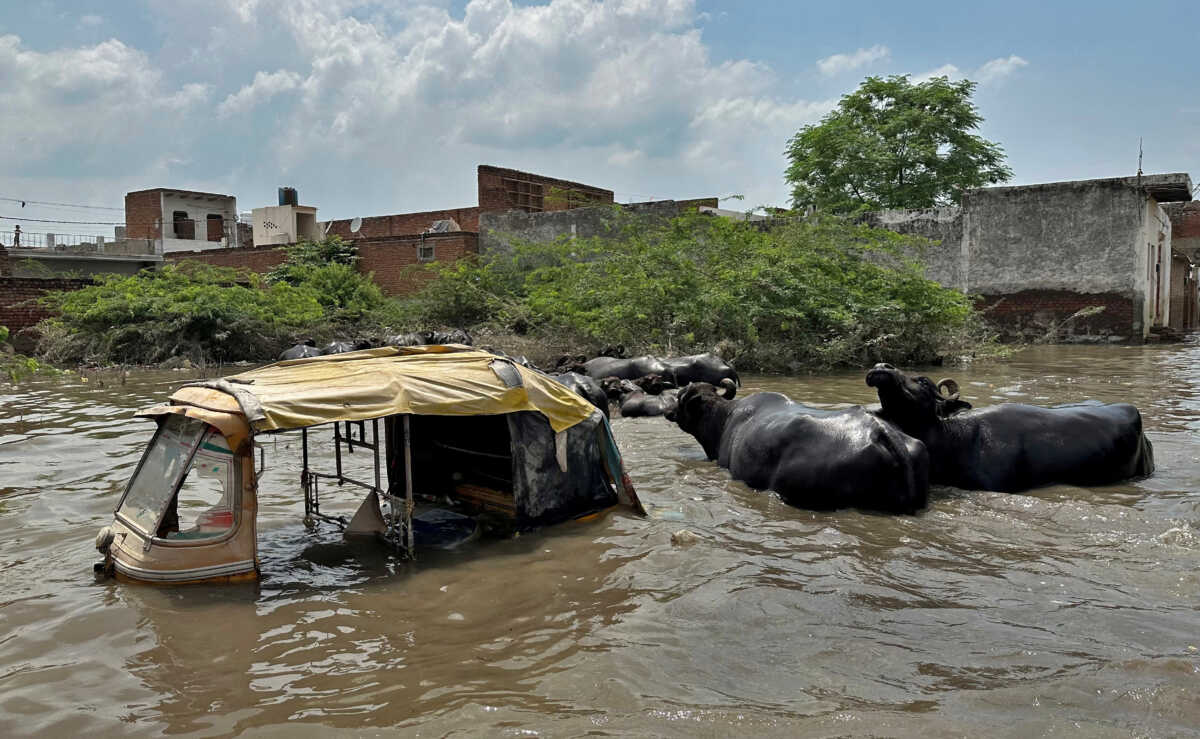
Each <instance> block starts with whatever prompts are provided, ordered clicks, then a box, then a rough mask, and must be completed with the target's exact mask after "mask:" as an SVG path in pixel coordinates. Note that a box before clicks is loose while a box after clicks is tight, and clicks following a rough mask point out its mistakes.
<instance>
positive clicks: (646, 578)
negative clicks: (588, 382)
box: [0, 345, 1200, 737]
mask: <svg viewBox="0 0 1200 739" xmlns="http://www.w3.org/2000/svg"><path fill="white" fill-rule="evenodd" d="M933 373H937V374H953V376H955V377H956V378H958V380H959V381H960V383H961V385H962V387H963V394H964V396H965V397H966V398H967V399H969V400H971V401H972V402H974V403H975V404H976V405H987V404H991V403H996V402H1005V401H1026V402H1034V403H1043V404H1051V403H1058V402H1069V401H1077V400H1082V399H1084V398H1097V399H1100V400H1104V401H1121V400H1124V401H1131V402H1134V403H1136V404H1137V405H1138V406H1139V407H1140V408H1141V410H1142V413H1143V417H1144V419H1145V422H1146V427H1147V429H1148V432H1149V435H1150V437H1151V439H1152V440H1153V442H1154V446H1155V456H1156V460H1157V465H1158V471H1157V473H1156V474H1155V475H1154V476H1153V477H1152V478H1150V479H1147V480H1143V481H1137V482H1131V483H1128V484H1122V485H1113V486H1108V487H1103V488H1094V489H1088V488H1077V487H1069V486H1057V487H1051V488H1046V489H1041V490H1037V491H1035V492H1033V493H1031V494H1027V495H1004V494H997V493H985V492H972V491H962V490H954V489H947V488H935V489H934V492H933V495H932V502H931V504H930V506H929V508H928V509H927V510H925V511H924V512H923V513H921V514H920V515H917V516H898V517H891V516H883V515H875V514H868V513H863V512H859V511H853V510H851V511H839V512H834V513H812V512H808V511H802V510H797V509H795V508H791V507H789V506H787V505H785V504H783V503H781V502H780V501H779V500H778V499H776V498H775V497H773V496H772V495H770V494H767V493H761V492H755V491H753V490H750V489H748V488H747V487H745V486H744V485H742V484H740V483H736V482H731V481H730V480H729V478H728V475H727V474H726V473H725V471H724V470H721V469H719V468H717V467H716V466H715V465H713V464H711V463H709V462H707V461H705V459H704V455H703V453H702V452H701V450H700V447H699V445H698V444H696V443H695V442H694V441H693V440H692V438H691V437H689V436H686V435H684V434H683V433H682V432H680V431H679V430H678V429H677V428H676V427H675V426H674V425H673V424H669V423H667V422H666V421H664V420H661V419H627V420H618V421H616V422H615V423H614V430H615V433H616V436H617V440H618V442H619V444H620V446H621V449H622V451H623V453H624V454H625V460H626V464H627V466H628V468H629V471H630V474H631V476H632V478H633V480H634V482H635V484H636V485H637V487H638V490H639V492H640V494H641V496H642V498H643V500H644V501H645V502H646V503H647V504H648V506H649V508H650V509H651V515H650V517H649V518H647V519H639V518H637V517H635V516H632V515H628V514H625V513H613V514H609V515H607V516H604V517H603V518H601V519H599V520H596V521H592V522H588V523H570V524H564V525H560V526H557V527H553V528H551V529H548V530H545V531H542V532H537V533H534V534H530V535H524V536H521V537H519V538H516V539H512V540H504V541H492V542H484V543H479V544H475V545H471V546H469V547H468V548H466V549H465V550H462V551H458V552H453V553H439V554H436V555H429V556H424V557H422V558H421V560H420V561H419V562H417V563H406V562H401V561H398V560H396V559H394V558H392V557H390V556H388V555H387V554H386V553H385V552H382V551H380V550H379V549H376V548H372V547H348V546H346V545H344V544H342V543H341V542H340V539H339V537H338V535H337V534H336V533H335V532H333V531H332V530H329V529H328V527H326V528H322V529H319V530H318V531H316V532H309V531H307V530H306V529H305V527H304V525H303V523H302V521H301V519H302V515H303V502H302V498H301V496H300V494H299V491H298V486H297V470H298V466H297V465H298V459H297V455H296V454H295V451H296V449H295V444H294V441H295V440H294V439H292V438H288V437H281V438H279V439H277V440H269V441H268V442H267V465H268V471H267V473H266V476H265V478H264V480H263V485H262V493H261V494H260V502H259V504H260V512H259V550H260V555H261V559H262V580H261V582H259V583H258V584H254V585H240V586H220V587H209V586H190V587H154V586H137V585H129V584H120V583H114V582H111V581H107V582H100V583H97V582H95V581H94V579H93V575H92V572H91V565H92V563H93V562H94V561H96V559H97V555H96V553H95V551H94V550H93V548H92V546H93V545H92V540H93V538H94V535H95V533H96V530H97V529H98V528H99V527H100V526H102V525H104V524H106V523H108V522H109V521H110V520H111V515H112V510H113V508H114V506H115V505H116V502H117V498H118V495H119V494H120V491H121V489H122V486H123V484H124V482H125V480H126V477H127V475H128V474H129V473H130V471H131V469H132V467H133V466H134V464H135V463H136V461H137V459H138V456H139V454H140V452H141V449H142V447H143V445H144V443H145V442H146V440H147V439H148V437H149V433H150V430H151V426H150V425H149V424H148V423H146V422H142V421H137V420H134V419H132V418H131V417H130V414H131V412H132V411H133V410H135V409H137V408H139V407H143V406H146V405H150V404H152V403H154V402H156V401H158V400H159V399H161V398H162V397H163V396H164V395H165V393H166V392H167V391H168V390H169V388H170V385H169V384H167V385H164V384H163V383H170V382H172V381H178V380H179V379H180V378H181V375H180V374H178V373H139V374H135V375H133V376H131V377H130V378H129V381H128V383H127V384H126V385H124V386H120V385H118V384H115V383H113V382H112V378H109V379H108V381H107V382H106V384H105V386H104V387H101V386H100V382H101V381H103V378H92V379H91V381H90V382H88V383H83V382H81V381H80V379H79V378H78V377H73V376H69V377H64V378H53V379H49V380H39V381H37V382H30V383H28V384H26V385H23V386H21V387H20V388H19V389H17V390H12V389H7V388H6V389H3V390H0V734H2V735H5V736H11V735H25V734H40V735H54V736H66V735H81V734H95V735H100V734H103V735H129V736H137V735H158V734H162V733H170V734H176V733H191V734H195V735H201V736H208V735H228V734H237V733H243V732H251V733H254V734H266V735H281V736H282V735H286V736H294V735H305V734H311V735H322V736H324V735H328V734H329V730H330V729H331V728H332V729H337V730H339V731H340V732H344V733H348V734H354V735H361V734H378V733H380V732H381V731H383V732H384V733H390V730H398V731H399V732H401V733H404V734H407V735H414V736H416V735H420V736H445V735H455V736H458V735H491V736H526V735H550V736H577V735H583V734H589V735H598V736H605V735H668V736H708V735H728V734H737V735H752V736H764V735H765V736H797V735H806V736H807V735H812V736H822V735H829V736H843V735H914V734H921V735H924V736H931V737H932V736H962V735H968V734H970V735H986V736H1036V735H1047V734H1055V735H1064V734H1065V735H1068V736H1072V735H1073V736H1131V735H1135V736H1141V735H1150V736H1176V735H1181V734H1192V733H1195V732H1196V731H1197V727H1200V652H1198V651H1197V650H1198V649H1200V618H1198V611H1197V607H1198V606H1200V587H1198V585H1200V494H1198V492H1200V465H1198V464H1197V461H1198V459H1197V458H1198V456H1200V445H1198V444H1197V442H1198V441H1200V345H1183V346H1172V347H1093V348H1078V347H1074V348H1073V347H1047V348H1038V349H1033V350H1029V351H1025V352H1023V353H1021V354H1019V355H1017V356H1015V357H1013V358H1012V359H1011V360H1010V361H1007V362H1003V363H989V364H980V365H976V366H971V367H966V368H959V369H955V370H953V371H952V372H949V373H940V372H937V371H933ZM759 389H764V390H765V389H769V390H778V391H783V392H786V393H788V394H789V395H791V396H793V397H794V398H796V399H798V400H804V401H809V402H869V401H871V400H872V399H873V396H872V392H871V390H870V389H869V388H867V387H866V386H865V384H864V382H863V373H862V372H852V373H841V374H833V375H824V376H817V377H803V378H777V377H749V378H746V387H745V389H744V391H743V392H746V393H748V392H753V391H754V390H759ZM338 500H339V501H343V502H342V503H341V505H343V506H344V507H348V508H352V507H353V506H354V504H355V503H356V500H355V496H354V495H352V494H351V493H349V492H346V493H345V494H343V495H341V497H339V498H338ZM684 528H686V529H688V530H690V531H692V532H694V533H695V534H696V535H697V536H698V540H697V541H696V542H695V543H692V544H690V545H682V546H681V545H673V544H672V542H671V534H672V533H674V532H677V531H679V530H680V529H684ZM384 730H388V731H384Z"/></svg>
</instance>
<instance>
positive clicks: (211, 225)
mask: <svg viewBox="0 0 1200 739" xmlns="http://www.w3.org/2000/svg"><path fill="white" fill-rule="evenodd" d="M205 235H206V236H207V237H208V240H209V241H220V240H221V238H222V237H223V236H225V218H224V217H223V216H221V215H220V214H219V213H209V214H208V232H207V234H205Z"/></svg>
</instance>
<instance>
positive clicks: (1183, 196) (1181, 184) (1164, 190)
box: [980, 172, 1192, 203]
mask: <svg viewBox="0 0 1200 739" xmlns="http://www.w3.org/2000/svg"><path fill="white" fill-rule="evenodd" d="M1117 184H1121V185H1128V186H1130V187H1138V186H1141V187H1142V188H1143V189H1144V190H1145V191H1146V192H1147V193H1149V194H1150V196H1151V197H1153V198H1154V199H1155V200H1157V201H1158V202H1160V203H1171V202H1179V201H1187V200H1191V199H1192V178H1191V176H1189V175H1188V173H1187V172H1170V173H1165V174H1143V175H1142V176H1140V177H1138V176H1136V175H1135V176H1133V177H1103V178H1098V179H1094V180H1067V181H1064V182H1038V183H1035V184H1032V185H1009V186H1004V187H985V188H980V189H981V190H985V191H988V192H994V191H998V190H1033V189H1038V188H1043V189H1049V188H1057V187H1087V186H1095V185H1117Z"/></svg>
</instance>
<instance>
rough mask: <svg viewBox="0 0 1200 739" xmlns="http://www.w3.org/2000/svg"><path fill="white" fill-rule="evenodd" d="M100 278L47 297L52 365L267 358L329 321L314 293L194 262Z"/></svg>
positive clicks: (45, 327)
mask: <svg viewBox="0 0 1200 739" xmlns="http://www.w3.org/2000/svg"><path fill="white" fill-rule="evenodd" d="M94 279H95V284H94V285H91V286H89V287H85V288H83V289H81V290H74V291H64V292H55V293H50V294H48V295H47V296H46V297H45V298H43V302H44V304H45V305H47V306H48V307H50V308H52V309H53V310H55V311H56V312H57V313H58V317H56V318H52V319H48V320H47V321H44V322H43V323H42V324H41V327H40V328H41V329H42V339H41V343H40V345H39V350H40V351H41V352H42V353H43V354H44V355H45V356H47V357H48V358H49V359H51V360H52V361H57V362H87V361H95V362H100V363H151V362H161V361H164V360H166V359H169V358H171V357H186V358H188V359H190V360H191V361H193V362H195V363H197V364H202V363H210V362H220V361H234V360H240V359H265V358H269V357H271V356H273V355H274V353H275V352H277V351H278V347H279V345H280V344H281V343H283V342H285V341H286V340H287V338H288V337H290V336H291V335H292V334H294V333H295V332H296V331H297V330H299V329H300V328H302V327H304V326H306V325H308V324H312V323H314V322H317V321H319V320H321V319H322V318H323V317H324V315H325V311H324V310H323V308H322V306H321V303H320V301H318V300H317V298H316V296H315V295H314V293H313V291H312V290H310V289H306V288H300V287H295V286H293V285H289V284H286V283H276V284H270V285H268V284H264V283H263V281H262V280H261V278H259V277H258V276H257V275H254V274H253V273H247V272H239V271H235V270H232V269H226V268H220V267H211V266H207V265H203V264H197V263H194V262H184V263H181V264H179V265H167V266H165V267H163V268H162V269H161V270H157V271H155V270H143V271H142V272H139V273H138V274H136V275H132V276H123V275H98V276H96V277H95V278H94Z"/></svg>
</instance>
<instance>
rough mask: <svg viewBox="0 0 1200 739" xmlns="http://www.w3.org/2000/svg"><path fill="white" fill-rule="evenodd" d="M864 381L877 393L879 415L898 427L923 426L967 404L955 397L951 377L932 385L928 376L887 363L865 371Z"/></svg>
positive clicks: (962, 409)
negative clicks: (880, 408)
mask: <svg viewBox="0 0 1200 739" xmlns="http://www.w3.org/2000/svg"><path fill="white" fill-rule="evenodd" d="M867 384H868V385H870V386H871V387H873V388H875V391H876V392H877V393H879V403H880V405H882V406H883V413H882V415H883V416H884V417H886V418H887V419H888V420H890V421H892V422H893V423H895V424H897V425H898V426H900V428H901V429H906V430H915V429H922V428H926V427H928V426H930V425H932V424H933V423H935V422H936V421H937V420H938V419H941V418H945V417H947V416H951V415H953V414H955V413H958V412H959V411H964V410H968V409H969V408H970V407H971V404H970V403H968V402H966V401H965V400H959V397H958V396H959V392H958V383H957V382H955V381H954V380H951V379H949V378H946V379H944V380H940V381H939V382H938V383H937V384H936V385H935V384H934V382H933V381H932V380H930V379H929V378H928V377H922V376H920V375H911V376H910V375H906V374H904V373H903V372H901V371H900V370H898V369H896V368H895V367H893V366H892V365H890V364H877V365H875V366H874V367H872V368H871V371H870V372H867ZM943 390H945V393H943V392H942V391H943Z"/></svg>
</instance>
